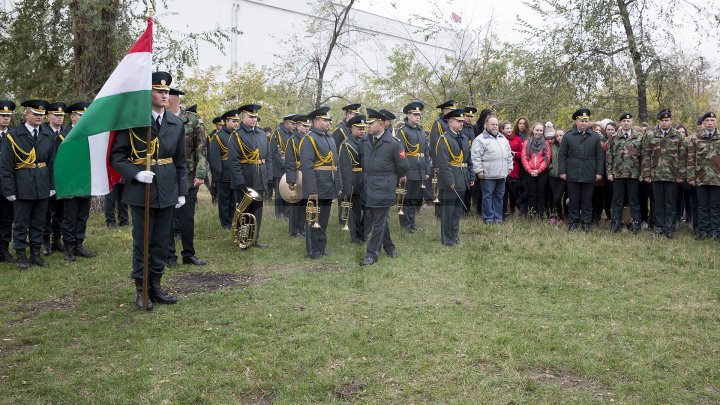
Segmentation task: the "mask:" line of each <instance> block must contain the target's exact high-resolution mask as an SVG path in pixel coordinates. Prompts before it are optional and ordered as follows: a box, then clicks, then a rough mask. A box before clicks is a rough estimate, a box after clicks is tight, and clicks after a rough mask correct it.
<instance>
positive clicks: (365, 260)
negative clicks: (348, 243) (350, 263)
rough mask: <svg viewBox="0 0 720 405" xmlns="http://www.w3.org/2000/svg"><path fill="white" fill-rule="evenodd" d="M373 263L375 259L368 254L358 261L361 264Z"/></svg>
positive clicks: (375, 261) (368, 264)
mask: <svg viewBox="0 0 720 405" xmlns="http://www.w3.org/2000/svg"><path fill="white" fill-rule="evenodd" d="M375 263H377V260H375V259H373V258H372V257H370V256H368V257H366V258H364V259H362V260H360V263H359V264H360V265H361V266H370V265H373V264H375Z"/></svg>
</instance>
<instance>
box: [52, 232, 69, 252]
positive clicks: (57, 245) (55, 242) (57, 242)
mask: <svg viewBox="0 0 720 405" xmlns="http://www.w3.org/2000/svg"><path fill="white" fill-rule="evenodd" d="M50 248H52V250H53V252H62V253H65V245H63V243H62V240H61V236H60V234H59V233H54V234H53V236H52V243H51V244H50Z"/></svg>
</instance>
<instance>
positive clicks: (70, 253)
mask: <svg viewBox="0 0 720 405" xmlns="http://www.w3.org/2000/svg"><path fill="white" fill-rule="evenodd" d="M63 259H65V260H66V261H68V262H74V261H75V243H73V242H65V255H63Z"/></svg>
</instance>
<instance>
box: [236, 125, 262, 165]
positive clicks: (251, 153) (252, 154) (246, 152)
mask: <svg viewBox="0 0 720 405" xmlns="http://www.w3.org/2000/svg"><path fill="white" fill-rule="evenodd" d="M233 134H234V135H235V139H237V141H238V145H240V153H241V154H242V158H243V159H245V160H252V161H258V160H259V159H260V149H259V148H258V149H255V150H250V148H248V146H247V145H245V142H243V141H242V140H241V139H240V134H238V132H237V131H235V132H233Z"/></svg>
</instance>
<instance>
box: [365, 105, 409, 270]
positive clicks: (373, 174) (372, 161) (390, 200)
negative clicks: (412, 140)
mask: <svg viewBox="0 0 720 405" xmlns="http://www.w3.org/2000/svg"><path fill="white" fill-rule="evenodd" d="M367 114H368V118H367V122H368V135H367V139H366V140H364V141H361V142H360V143H359V145H358V146H359V148H360V161H361V163H362V169H363V174H364V175H365V185H364V189H363V197H364V199H365V207H366V210H365V227H366V229H367V230H366V232H370V231H372V235H371V236H370V239H368V243H367V249H366V253H365V258H364V259H363V260H361V261H360V265H361V266H368V265H372V264H375V263H376V262H377V261H378V257H379V256H380V250H381V249H385V253H387V255H388V256H389V257H397V250H396V248H395V244H394V243H393V241H392V238H391V236H390V229H389V228H388V215H389V213H390V207H393V206H394V205H395V202H396V189H397V184H398V180H399V179H401V178H403V177H404V176H405V174H406V173H407V171H408V167H409V166H408V162H407V159H406V158H405V149H403V147H402V144H401V143H400V141H399V140H398V139H397V138H394V137H392V135H391V133H390V132H389V131H388V130H387V128H386V124H385V121H388V120H389V117H387V116H385V115H384V114H382V113H380V112H379V111H376V110H373V109H372V108H368V109H367ZM404 180H405V179H403V181H404Z"/></svg>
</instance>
